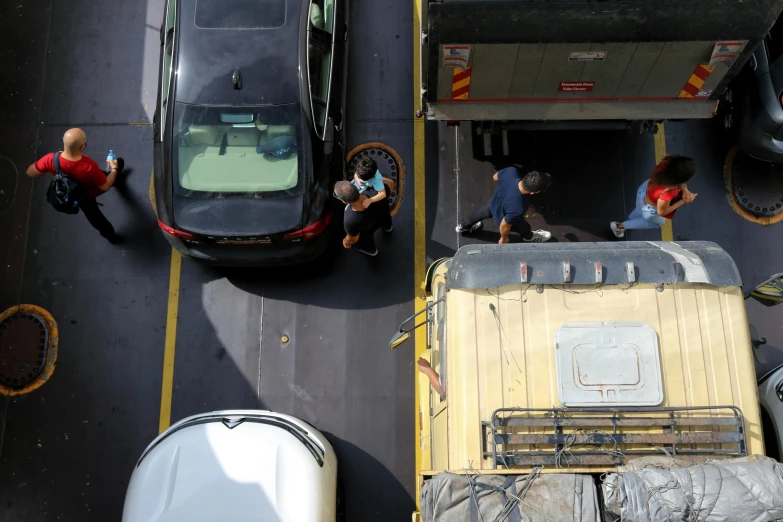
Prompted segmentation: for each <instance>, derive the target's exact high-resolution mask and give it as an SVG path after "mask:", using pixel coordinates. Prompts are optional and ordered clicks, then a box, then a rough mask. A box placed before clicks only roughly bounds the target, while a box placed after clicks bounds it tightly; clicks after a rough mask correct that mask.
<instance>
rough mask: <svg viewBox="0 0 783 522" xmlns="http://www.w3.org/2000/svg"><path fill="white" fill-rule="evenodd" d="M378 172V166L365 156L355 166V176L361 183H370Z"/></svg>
mask: <svg viewBox="0 0 783 522" xmlns="http://www.w3.org/2000/svg"><path fill="white" fill-rule="evenodd" d="M377 171H378V164H377V163H376V162H375V160H374V159H372V158H371V157H369V156H365V157H363V158H362V159H360V160H359V163H357V164H356V174H357V175H358V176H359V179H360V180H362V181H370V180H371V179H372V177H373V176H375V173H376V172H377Z"/></svg>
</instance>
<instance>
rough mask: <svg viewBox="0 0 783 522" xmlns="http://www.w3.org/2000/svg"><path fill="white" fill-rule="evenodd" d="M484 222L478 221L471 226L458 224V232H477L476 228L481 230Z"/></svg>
mask: <svg viewBox="0 0 783 522" xmlns="http://www.w3.org/2000/svg"><path fill="white" fill-rule="evenodd" d="M483 226H484V224H483V223H482V222H481V221H478V222H476V223H473V224H472V225H471V226H470V228H463V227H462V225H457V228H456V229H455V230H456V231H457V233H459V234H462V233H465V232H467V233H468V234H470V233H472V232H475V231H476V230H480V229H481V227H483Z"/></svg>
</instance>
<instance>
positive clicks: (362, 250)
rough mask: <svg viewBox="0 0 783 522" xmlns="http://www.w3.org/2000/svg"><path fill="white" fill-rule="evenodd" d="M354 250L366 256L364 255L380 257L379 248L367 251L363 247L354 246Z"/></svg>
mask: <svg viewBox="0 0 783 522" xmlns="http://www.w3.org/2000/svg"><path fill="white" fill-rule="evenodd" d="M353 249H354V250H356V251H357V252H359V253H361V254H364V255H366V256H370V257H375V256H377V255H378V249H377V248H374V249H372V250H367V249H364V248H362V247H357V246H354V247H353Z"/></svg>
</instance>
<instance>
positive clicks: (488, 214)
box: [457, 166, 552, 245]
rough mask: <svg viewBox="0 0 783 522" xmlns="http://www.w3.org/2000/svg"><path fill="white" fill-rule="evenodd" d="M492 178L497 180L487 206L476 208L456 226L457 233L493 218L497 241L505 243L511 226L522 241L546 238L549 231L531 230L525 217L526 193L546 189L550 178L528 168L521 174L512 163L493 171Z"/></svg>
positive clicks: (477, 227)
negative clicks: (496, 230)
mask: <svg viewBox="0 0 783 522" xmlns="http://www.w3.org/2000/svg"><path fill="white" fill-rule="evenodd" d="M492 179H494V180H495V181H497V182H498V187H497V189H495V194H494V195H493V196H492V199H491V200H490V201H489V205H486V206H484V207H481V208H478V209H476V210H475V211H474V212H473V213H472V214H471V215H470V216H468V217H467V218H465V219H463V220H462V222H461V223H460V224H459V225H457V232H475V231H476V230H478V229H480V228H481V227H482V224H481V221H482V220H484V219H488V218H493V219H494V220H495V223H496V224H497V226H498V228H500V241H498V243H500V244H501V245H502V244H504V243H508V233H509V232H511V230H512V229H513V230H514V231H515V232H517V233H518V234H519V235H520V236H522V241H528V242H536V243H540V242H543V241H549V240H550V239H551V238H552V233H551V232H548V231H546V230H531V228H530V225H529V224H528V222H527V221H526V220H525V212H526V211H527V208H528V206H530V196H531V195H532V194H535V193H536V192H543V191H545V190H546V189H548V188H549V185H550V184H551V183H552V178H551V176H550V175H549V174H547V173H546V172H541V171H538V170H531V171H530V172H528V173H527V174H524V175H523V174H522V172H521V171H520V169H519V168H517V167H516V166H514V167H508V168H505V169H503V170H500V171H498V172H495V174H494V176H492Z"/></svg>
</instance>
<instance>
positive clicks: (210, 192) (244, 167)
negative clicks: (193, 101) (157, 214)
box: [172, 103, 303, 197]
mask: <svg viewBox="0 0 783 522" xmlns="http://www.w3.org/2000/svg"><path fill="white" fill-rule="evenodd" d="M172 147H173V151H172V162H173V172H174V176H173V177H174V180H175V183H174V185H175V187H176V189H175V190H176V191H177V193H178V194H180V195H185V196H191V197H214V196H215V193H217V194H218V195H243V194H245V195H253V196H255V197H262V196H279V195H293V194H298V193H300V192H301V190H302V177H303V176H302V163H303V161H302V148H303V147H302V112H301V110H300V107H299V104H290V105H279V106H266V107H208V106H202V105H187V104H183V103H176V104H175V107H174V126H173V143H172Z"/></svg>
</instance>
